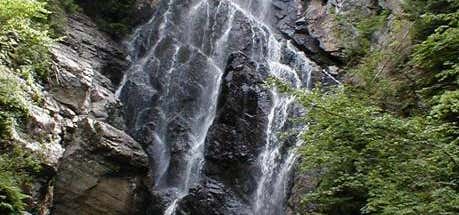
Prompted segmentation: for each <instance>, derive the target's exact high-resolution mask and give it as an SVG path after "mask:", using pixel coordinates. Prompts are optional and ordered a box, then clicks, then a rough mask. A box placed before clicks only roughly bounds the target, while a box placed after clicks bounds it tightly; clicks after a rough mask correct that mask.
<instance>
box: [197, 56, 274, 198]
mask: <svg viewBox="0 0 459 215" xmlns="http://www.w3.org/2000/svg"><path fill="white" fill-rule="evenodd" d="M265 78H266V74H263V72H262V71H259V70H257V69H256V66H255V64H254V63H253V62H251V61H250V59H249V58H248V57H247V56H245V55H244V54H242V53H235V54H232V55H231V56H230V58H229V61H228V66H227V67H226V70H225V73H224V76H223V83H222V89H221V94H220V97H219V100H218V109H217V116H216V119H215V121H214V124H213V125H212V127H211V128H210V131H209V133H208V137H207V148H206V152H205V157H206V160H207V162H206V168H205V172H206V175H207V176H210V177H213V178H216V179H218V180H220V181H223V182H224V184H225V185H227V186H230V187H231V188H233V189H234V190H235V192H237V193H239V194H241V195H245V194H250V193H251V191H252V189H253V187H252V186H253V185H254V184H256V183H255V182H254V181H253V180H254V179H253V178H249V177H251V175H252V174H247V172H250V171H252V170H253V169H252V168H254V167H253V165H254V162H255V161H256V158H257V155H258V154H259V150H260V147H262V146H263V144H264V141H265V137H266V134H265V131H266V126H267V123H268V115H269V111H270V106H271V98H270V93H269V91H268V90H267V89H265V88H264V87H263V81H264V79H265Z"/></svg>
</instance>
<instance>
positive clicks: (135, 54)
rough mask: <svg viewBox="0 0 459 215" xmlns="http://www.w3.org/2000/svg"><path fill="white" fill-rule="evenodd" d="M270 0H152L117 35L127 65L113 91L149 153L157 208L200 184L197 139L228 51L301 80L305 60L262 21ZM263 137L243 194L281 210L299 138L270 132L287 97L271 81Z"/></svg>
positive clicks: (172, 205)
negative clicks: (132, 27)
mask: <svg viewBox="0 0 459 215" xmlns="http://www.w3.org/2000/svg"><path fill="white" fill-rule="evenodd" d="M271 9H272V2H271V0H220V1H216V0H161V1H159V3H158V8H157V10H156V13H155V14H154V16H153V17H152V18H151V19H150V20H149V21H148V22H147V23H145V24H144V25H142V26H140V27H139V28H138V29H137V30H136V31H135V32H134V34H133V35H132V37H131V40H130V41H129V42H128V43H127V47H128V49H129V52H130V61H131V63H132V64H131V68H130V69H129V71H127V73H126V75H125V77H124V78H123V80H122V82H121V87H120V88H119V89H118V90H117V93H116V95H117V96H118V97H119V98H120V99H121V100H122V101H123V103H124V104H126V114H127V117H126V124H127V127H128V130H129V132H130V133H131V134H132V135H133V136H134V137H135V138H136V139H137V140H139V141H140V142H142V143H144V144H145V147H146V149H147V152H148V154H149V156H150V158H151V164H152V166H151V168H152V174H153V175H152V177H153V179H154V186H153V189H154V190H153V191H152V192H153V193H154V194H155V195H158V196H161V198H164V199H166V200H167V202H169V203H168V205H167V207H166V208H163V209H162V210H163V211H164V214H166V215H172V214H175V213H176V211H177V209H178V208H177V207H179V205H180V201H181V199H182V198H183V197H185V196H187V195H188V194H189V192H190V189H192V188H193V187H195V186H196V185H198V184H199V183H200V180H201V176H202V170H203V167H204V165H205V149H206V138H207V135H208V134H207V133H208V131H209V128H210V127H211V125H212V123H213V121H214V118H215V116H216V112H217V103H218V97H219V93H220V92H219V91H220V85H221V81H222V80H221V79H222V75H223V72H224V70H225V67H226V63H227V60H228V57H229V55H230V54H231V53H234V52H243V53H244V54H245V55H246V56H249V57H250V59H251V60H252V61H254V62H255V63H256V64H257V68H260V69H261V68H267V69H268V73H269V75H271V76H274V77H277V78H279V79H281V80H284V81H285V82H287V83H290V84H291V85H292V86H294V87H309V85H310V82H311V81H310V73H311V64H312V63H311V61H310V60H309V59H307V57H306V56H305V55H304V54H303V53H302V52H300V51H298V50H297V49H296V48H295V47H293V46H292V44H291V43H290V42H289V41H286V40H284V39H282V38H281V37H280V36H279V35H278V34H277V33H275V31H274V30H272V27H271V25H270V23H269V21H267V20H269V16H270V15H271ZM270 92H271V99H272V102H271V103H272V104H271V106H272V107H271V111H270V113H269V116H268V120H267V121H268V124H267V125H266V137H265V139H266V140H265V145H264V147H263V148H262V149H260V151H261V152H260V154H259V156H258V160H257V161H256V165H257V167H258V169H259V174H257V175H254V177H257V178H258V179H257V184H256V186H255V187H256V190H255V191H254V193H249V194H248V195H249V196H252V197H253V199H252V201H251V202H253V205H250V207H251V208H252V211H253V214H256V215H270V214H272V215H279V214H283V213H284V210H285V201H286V197H287V193H288V186H287V185H288V181H289V176H290V172H291V171H290V170H291V169H292V167H293V166H294V163H295V160H296V150H297V148H298V147H299V146H300V144H301V143H300V142H298V143H296V144H293V146H289V145H286V144H287V143H284V142H285V141H282V140H281V138H279V133H280V132H283V131H285V130H286V129H288V128H287V127H288V126H286V121H287V119H288V117H289V115H290V112H289V111H290V109H291V107H292V104H293V101H294V99H293V98H292V97H289V96H286V95H283V94H281V93H279V92H278V91H277V90H276V89H271V90H270Z"/></svg>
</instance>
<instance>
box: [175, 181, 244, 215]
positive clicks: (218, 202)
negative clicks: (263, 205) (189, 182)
mask: <svg viewBox="0 0 459 215" xmlns="http://www.w3.org/2000/svg"><path fill="white" fill-rule="evenodd" d="M235 196H236V195H235V194H234V193H233V192H232V191H231V190H228V189H226V188H225V186H224V185H223V184H221V183H219V182H217V181H215V180H212V179H206V180H205V181H204V182H203V183H202V184H201V185H198V186H197V187H195V188H193V189H191V191H190V194H188V195H187V196H186V197H184V198H183V199H182V200H181V201H180V202H179V203H178V205H179V206H178V208H179V209H178V210H177V211H176V214H177V215H202V214H206V215H250V214H252V213H251V211H250V208H248V207H247V206H244V204H242V203H241V202H240V200H238V198H236V197H235Z"/></svg>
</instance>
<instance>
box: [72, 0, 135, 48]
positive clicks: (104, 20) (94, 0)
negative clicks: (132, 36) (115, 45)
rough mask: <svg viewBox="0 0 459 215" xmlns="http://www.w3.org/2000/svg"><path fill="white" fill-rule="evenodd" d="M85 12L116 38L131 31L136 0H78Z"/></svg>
mask: <svg viewBox="0 0 459 215" xmlns="http://www.w3.org/2000/svg"><path fill="white" fill-rule="evenodd" d="M77 3H78V4H79V5H80V6H81V7H82V8H83V10H84V12H85V13H86V14H88V15H89V16H91V17H93V18H94V19H95V21H96V24H97V25H98V27H99V28H100V29H101V30H103V31H105V32H107V33H109V34H110V35H111V36H112V37H114V38H115V39H121V38H123V37H124V36H125V35H126V34H127V33H129V30H130V27H132V26H134V23H132V22H133V21H132V20H133V19H132V14H133V11H134V9H135V3H136V2H135V0H91V1H89V0H78V1H77Z"/></svg>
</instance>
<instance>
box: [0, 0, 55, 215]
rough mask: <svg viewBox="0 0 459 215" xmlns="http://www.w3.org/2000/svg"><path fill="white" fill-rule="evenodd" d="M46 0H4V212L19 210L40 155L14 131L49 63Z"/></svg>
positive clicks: (0, 103) (0, 202) (0, 164)
mask: <svg viewBox="0 0 459 215" xmlns="http://www.w3.org/2000/svg"><path fill="white" fill-rule="evenodd" d="M48 13H49V12H48V11H47V10H46V9H45V2H41V1H32V0H3V1H0V213H1V214H20V211H21V210H23V209H24V206H25V205H24V203H23V199H24V198H25V197H26V196H25V195H24V194H22V191H21V188H25V187H27V182H28V181H29V178H30V175H31V174H33V173H34V172H36V171H37V168H38V164H37V159H36V158H33V157H32V156H31V155H29V154H28V153H26V152H23V151H22V150H21V147H20V146H18V145H17V144H16V141H15V136H16V133H17V132H20V131H21V130H23V127H24V125H25V123H26V121H27V118H28V116H29V110H28V107H29V106H30V104H32V103H33V104H39V103H40V102H41V95H40V89H38V88H39V84H37V83H40V82H43V81H45V79H46V77H47V75H48V72H49V67H50V54H49V50H48V48H49V46H50V44H51V42H52V41H53V40H52V39H51V37H50V36H49V34H48V29H49V27H48V24H47V16H48Z"/></svg>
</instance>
